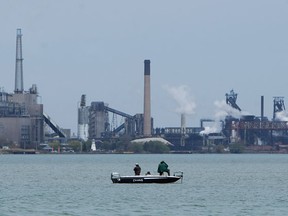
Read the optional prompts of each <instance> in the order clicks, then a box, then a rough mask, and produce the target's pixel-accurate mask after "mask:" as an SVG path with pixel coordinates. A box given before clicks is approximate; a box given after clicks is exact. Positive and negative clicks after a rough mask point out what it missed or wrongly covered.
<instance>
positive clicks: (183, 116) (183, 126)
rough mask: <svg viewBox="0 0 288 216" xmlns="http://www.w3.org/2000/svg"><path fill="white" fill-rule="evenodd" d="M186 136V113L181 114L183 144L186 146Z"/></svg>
mask: <svg viewBox="0 0 288 216" xmlns="http://www.w3.org/2000/svg"><path fill="white" fill-rule="evenodd" d="M185 138H186V116H185V113H182V114H181V141H180V142H181V146H185Z"/></svg>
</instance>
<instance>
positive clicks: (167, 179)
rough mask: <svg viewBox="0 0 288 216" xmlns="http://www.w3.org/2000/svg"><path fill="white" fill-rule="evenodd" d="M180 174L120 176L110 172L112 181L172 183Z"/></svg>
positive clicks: (179, 177)
mask: <svg viewBox="0 0 288 216" xmlns="http://www.w3.org/2000/svg"><path fill="white" fill-rule="evenodd" d="M181 178H182V176H159V175H145V176H144V175H140V176H120V175H119V174H117V173H116V174H115V173H114V174H111V180H112V182H113V183H130V184H131V183H135V184H140V183H141V184H143V183H158V184H165V183H173V182H176V181H178V180H179V179H181Z"/></svg>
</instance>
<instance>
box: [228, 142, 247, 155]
mask: <svg viewBox="0 0 288 216" xmlns="http://www.w3.org/2000/svg"><path fill="white" fill-rule="evenodd" d="M243 151H244V145H243V144H242V143H233V144H230V152H231V153H234V154H239V153H243Z"/></svg>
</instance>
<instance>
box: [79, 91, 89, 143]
mask: <svg viewBox="0 0 288 216" xmlns="http://www.w3.org/2000/svg"><path fill="white" fill-rule="evenodd" d="M88 116H89V107H87V106H86V95H84V94H83V95H82V96H81V102H80V106H79V107H78V138H79V139H82V140H84V141H87V140H88V130H89V125H88V118H89V117H88Z"/></svg>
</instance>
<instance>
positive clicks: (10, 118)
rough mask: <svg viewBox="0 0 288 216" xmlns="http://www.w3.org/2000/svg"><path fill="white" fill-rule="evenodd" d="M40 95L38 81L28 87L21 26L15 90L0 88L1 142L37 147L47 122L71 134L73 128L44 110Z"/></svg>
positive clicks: (62, 134)
mask: <svg viewBox="0 0 288 216" xmlns="http://www.w3.org/2000/svg"><path fill="white" fill-rule="evenodd" d="M38 99H39V94H38V89H37V86H36V84H33V85H32V87H31V88H30V89H29V90H28V91H26V90H24V81H23V57H22V33H21V29H17V33H16V63H15V88H14V93H7V92H5V91H4V90H3V89H1V90H0V140H1V142H0V145H1V146H4V145H7V144H8V145H11V146H13V147H18V148H23V149H28V148H30V149H37V148H38V147H39V145H40V143H43V142H44V141H45V133H44V128H45V124H46V125H47V126H48V127H49V128H51V129H52V130H53V131H54V132H55V136H57V137H60V138H66V137H67V135H66V134H68V133H69V131H66V133H65V132H63V130H62V129H61V128H60V127H59V126H57V125H56V124H55V123H54V122H53V121H52V120H51V118H50V117H49V116H48V115H47V114H45V113H44V112H43V104H41V103H39V101H38ZM50 138H51V136H50ZM1 146H0V147H1Z"/></svg>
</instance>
